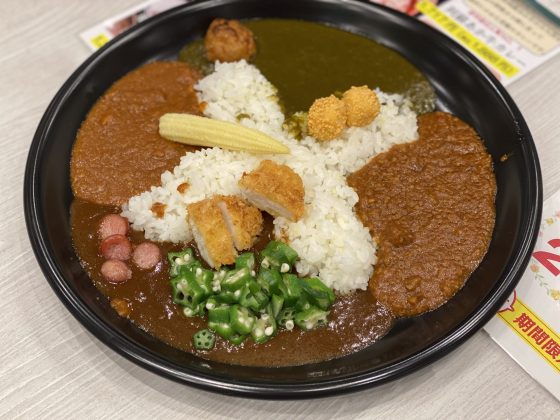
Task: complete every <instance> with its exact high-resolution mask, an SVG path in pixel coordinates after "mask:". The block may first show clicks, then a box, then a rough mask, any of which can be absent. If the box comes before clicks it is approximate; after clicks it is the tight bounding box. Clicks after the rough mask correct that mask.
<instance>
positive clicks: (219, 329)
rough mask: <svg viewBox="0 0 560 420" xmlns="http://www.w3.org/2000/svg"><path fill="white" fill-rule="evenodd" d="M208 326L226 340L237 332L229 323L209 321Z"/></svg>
mask: <svg viewBox="0 0 560 420" xmlns="http://www.w3.org/2000/svg"><path fill="white" fill-rule="evenodd" d="M208 328H210V329H211V330H212V331H214V332H215V333H216V334H218V335H219V336H220V337H222V338H224V339H226V340H229V338H230V337H231V336H232V335H234V334H235V332H234V331H233V328H232V326H231V325H230V324H229V323H219V322H208Z"/></svg>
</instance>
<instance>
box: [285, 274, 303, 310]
mask: <svg viewBox="0 0 560 420" xmlns="http://www.w3.org/2000/svg"><path fill="white" fill-rule="evenodd" d="M282 282H283V284H284V288H285V290H284V295H283V297H284V303H285V304H286V306H293V305H295V304H296V302H297V301H298V300H299V298H300V297H301V289H302V287H301V285H300V281H299V278H298V276H296V275H295V274H289V273H286V274H283V275H282Z"/></svg>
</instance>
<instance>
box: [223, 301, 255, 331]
mask: <svg viewBox="0 0 560 420" xmlns="http://www.w3.org/2000/svg"><path fill="white" fill-rule="evenodd" d="M229 320H230V323H231V326H232V327H233V329H234V330H235V332H237V333H238V334H241V335H246V334H249V333H250V332H251V331H252V329H253V325H254V324H255V321H256V318H255V316H254V315H253V314H252V313H251V312H250V311H249V309H247V308H244V307H243V306H240V305H233V306H232V307H231V308H230V310H229Z"/></svg>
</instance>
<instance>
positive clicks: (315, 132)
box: [307, 95, 346, 141]
mask: <svg viewBox="0 0 560 420" xmlns="http://www.w3.org/2000/svg"><path fill="white" fill-rule="evenodd" d="M345 127H346V106H345V105H344V102H342V101H341V100H340V99H338V98H337V97H336V96H334V95H331V96H329V97H327V98H319V99H316V100H315V102H313V104H312V105H311V107H310V108H309V112H308V114H307V129H308V131H309V135H310V136H312V137H315V138H316V139H317V140H319V141H328V140H334V139H336V138H337V137H340V135H341V134H342V130H344V128H345Z"/></svg>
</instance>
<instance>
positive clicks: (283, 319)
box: [276, 308, 296, 330]
mask: <svg viewBox="0 0 560 420" xmlns="http://www.w3.org/2000/svg"><path fill="white" fill-rule="evenodd" d="M295 316H296V310H295V309H294V308H285V309H282V311H280V313H279V314H278V317H277V318H276V319H277V320H278V325H279V326H280V327H282V328H285V329H287V330H293V329H294V324H295V322H294V318H295Z"/></svg>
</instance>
